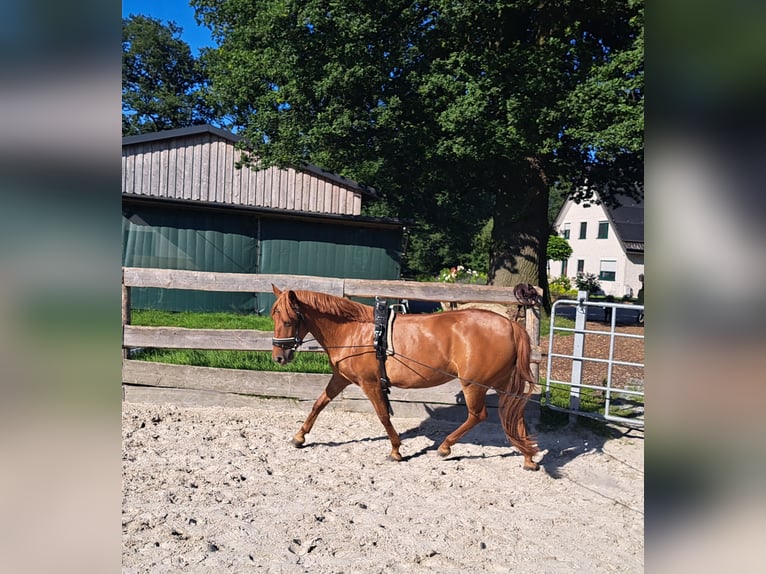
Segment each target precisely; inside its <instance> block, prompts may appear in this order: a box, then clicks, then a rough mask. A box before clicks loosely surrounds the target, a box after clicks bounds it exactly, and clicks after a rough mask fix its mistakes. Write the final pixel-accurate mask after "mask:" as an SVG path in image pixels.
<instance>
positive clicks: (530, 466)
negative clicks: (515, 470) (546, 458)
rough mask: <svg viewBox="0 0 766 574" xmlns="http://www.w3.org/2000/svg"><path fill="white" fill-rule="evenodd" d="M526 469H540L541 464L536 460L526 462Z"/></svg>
mask: <svg viewBox="0 0 766 574" xmlns="http://www.w3.org/2000/svg"><path fill="white" fill-rule="evenodd" d="M524 470H540V465H539V464H537V463H536V462H533V463H532V464H527V463H524Z"/></svg>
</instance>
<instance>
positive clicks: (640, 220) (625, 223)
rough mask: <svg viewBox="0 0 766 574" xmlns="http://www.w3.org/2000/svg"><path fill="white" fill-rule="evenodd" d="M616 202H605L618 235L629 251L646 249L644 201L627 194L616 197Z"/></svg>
mask: <svg viewBox="0 0 766 574" xmlns="http://www.w3.org/2000/svg"><path fill="white" fill-rule="evenodd" d="M614 199H615V203H614V204H613V205H612V204H608V205H607V204H605V205H604V209H605V210H606V213H607V216H608V217H609V219H610V220H611V221H612V225H613V226H614V229H615V231H616V232H617V236H618V237H619V238H620V241H622V244H623V245H624V246H625V250H626V251H628V252H641V253H643V251H644V201H643V199H634V198H632V197H629V196H627V195H617V196H615V197H614Z"/></svg>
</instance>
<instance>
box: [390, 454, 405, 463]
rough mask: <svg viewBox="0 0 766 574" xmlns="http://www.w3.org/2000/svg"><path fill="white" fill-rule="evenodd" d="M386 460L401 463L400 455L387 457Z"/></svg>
mask: <svg viewBox="0 0 766 574" xmlns="http://www.w3.org/2000/svg"><path fill="white" fill-rule="evenodd" d="M388 460H390V461H393V462H402V455H397V456H394V455H393V454H389V455H388Z"/></svg>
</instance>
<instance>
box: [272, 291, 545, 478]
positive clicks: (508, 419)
mask: <svg viewBox="0 0 766 574" xmlns="http://www.w3.org/2000/svg"><path fill="white" fill-rule="evenodd" d="M272 287H273V289H274V294H275V295H276V296H277V300H276V301H275V303H274V306H273V307H272V309H271V316H272V318H273V319H274V339H273V345H274V347H273V350H272V358H273V359H274V360H275V361H276V362H277V363H279V364H280V365H286V364H287V363H289V362H290V361H291V360H292V359H293V356H294V351H295V350H296V349H297V348H298V346H299V345H300V344H301V342H302V341H303V339H304V337H305V336H306V335H307V334H308V333H311V334H312V335H313V336H314V338H315V339H316V341H317V342H318V343H319V344H320V345H321V346H322V347H323V348H324V349H325V351H326V352H327V354H328V356H329V359H330V365H331V366H332V373H333V374H332V377H331V378H330V382H329V383H328V384H327V387H326V388H325V390H324V392H323V393H322V394H321V395H320V396H319V398H318V399H317V400H316V402H315V403H314V406H313V407H312V409H311V413H310V414H309V416H308V417H307V418H306V420H305V422H304V423H303V426H301V428H300V430H299V431H298V432H297V434H296V435H295V436H294V437H293V444H294V445H295V446H296V447H301V446H303V444H304V443H305V441H306V435H307V434H308V433H309V432H311V429H312V427H313V426H314V423H315V422H316V419H317V417H318V416H319V413H320V412H322V409H324V408H325V407H326V406H327V405H328V404H329V403H330V401H332V400H333V399H334V398H335V397H336V396H338V394H339V393H340V392H341V391H342V390H343V389H344V388H346V387H347V386H348V385H350V384H352V383H353V384H356V385H359V387H361V389H362V391H363V392H364V394H365V395H366V396H367V398H368V399H369V400H370V401H371V402H372V404H373V406H374V407H375V412H376V413H377V415H378V418H379V419H380V422H381V423H383V426H384V427H385V429H386V432H387V433H388V438H389V439H390V440H391V454H390V458H391V459H392V460H396V461H400V460H401V459H402V455H401V454H399V447H400V446H401V439H400V438H399V434H398V433H397V432H396V430H394V427H393V425H392V424H391V418H390V415H389V412H388V401H387V397H386V396H385V395H384V390H383V388H382V386H381V382H380V371H379V362H378V360H377V358H376V355H375V349H374V345H373V341H374V334H373V332H374V322H373V312H374V310H373V308H372V307H370V306H368V305H362V304H360V303H356V302H354V301H351V300H348V299H343V298H340V297H333V296H332V295H327V294H324V293H317V292H314V291H297V290H296V291H280V290H279V289H278V288H277V287H274V286H272ZM392 331H393V333H392V347H393V349H394V354H393V355H390V356H389V357H388V359H387V361H386V371H387V374H388V378H389V379H390V381H391V386H393V387H399V388H403V389H422V388H428V387H435V386H437V385H442V384H444V383H446V382H448V381H450V380H452V379H455V378H457V379H459V380H460V384H461V385H462V388H463V394H464V396H465V404H466V406H467V407H468V418H467V419H466V420H465V422H464V423H463V424H462V425H460V426H459V427H458V428H457V429H456V430H455V431H454V432H453V433H452V434H450V435H449V436H447V438H445V439H444V442H442V444H441V445H440V446H439V448H438V453H439V454H440V455H441V456H447V455H449V454H450V451H451V449H452V446H453V445H454V444H455V443H456V442H457V441H458V440H460V438H461V437H462V436H463V435H465V433H467V432H468V431H469V430H470V429H471V428H473V427H474V426H476V425H477V424H478V423H480V422H481V421H483V420H485V419H486V418H487V407H486V405H485V399H486V394H487V391H488V390H489V389H490V388H492V389H495V390H496V391H497V393H498V395H499V404H500V420H501V422H502V425H503V429H504V431H505V434H506V435H507V436H508V439H509V440H510V442H511V444H512V445H513V446H515V447H516V448H517V449H518V450H519V451H521V453H522V454H523V455H524V465H523V466H524V468H525V469H528V470H537V469H538V468H539V467H538V465H537V463H535V462H534V461H533V460H532V457H533V456H534V455H535V454H536V453H537V452H538V448H537V445H536V444H534V443H533V442H532V441H531V440H530V438H529V437H528V436H527V428H526V424H525V422H524V407H525V405H526V403H527V400H528V399H529V396H530V394H531V392H532V389H531V386H530V385H527V382H528V381H529V382H532V381H533V377H532V373H531V372H530V369H529V358H530V342H529V336H528V335H527V332H526V331H525V330H524V329H523V328H522V327H521V326H520V325H519V324H517V323H515V322H513V321H511V320H509V319H507V318H506V317H504V316H502V315H499V314H497V313H493V312H492V311H485V310H481V309H465V310H461V311H451V312H449V313H436V314H432V315H407V314H401V315H397V317H396V320H395V322H394V325H393V329H392Z"/></svg>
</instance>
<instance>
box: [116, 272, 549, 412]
mask: <svg viewBox="0 0 766 574" xmlns="http://www.w3.org/2000/svg"><path fill="white" fill-rule="evenodd" d="M272 284H274V285H277V286H278V287H279V288H280V289H307V290H310V291H320V292H323V293H328V294H330V295H336V296H338V297H361V298H372V297H375V296H380V297H385V298H388V299H413V300H424V301H442V302H457V303H498V304H502V305H518V304H519V302H518V300H517V299H516V298H515V297H514V295H513V291H512V289H509V288H504V287H494V286H485V285H463V284H447V283H416V282H411V281H375V280H364V279H339V278H332V277H311V276H303V275H263V274H261V275H257V274H239V273H211V272H199V271H183V270H174V269H143V268H133V267H125V268H123V271H122V329H123V332H122V347H123V366H122V383H123V397H124V398H125V399H126V400H131V401H152V402H155V401H169V402H176V403H184V404H194V405H224V406H240V405H241V406H244V405H248V404H253V403H254V400H253V397H264V396H267V397H279V398H285V399H291V400H299V401H311V402H313V401H314V400H315V399H316V397H318V396H319V394H320V393H321V392H322V390H324V387H325V385H326V384H327V381H328V380H329V376H328V375H321V374H305V373H287V372H278V371H250V370H238V369H216V368H210V367H191V366H182V365H170V364H163V363H154V362H148V361H137V360H131V359H130V358H129V349H130V348H136V347H155V348H173V349H222V350H239V351H244V350H247V351H271V349H272V346H271V338H272V335H273V333H271V332H264V331H255V330H243V329H185V328H180V327H143V326H136V325H131V324H130V323H131V321H130V290H131V288H132V287H160V288H165V289H192V290H201V291H224V292H247V293H266V292H269V293H270V292H271V286H272ZM525 313H526V315H525V324H526V329H527V332H528V333H529V335H530V338H531V340H532V342H533V358H532V365H531V366H532V371H533V374H534V375H535V377H537V375H538V369H539V362H540V347H539V344H540V310H539V308H526V312H525ZM304 350H307V351H308V352H312V351H313V352H323V351H322V350H321V348H319V347H315V348H313V349H311V348H309V349H303V348H302V349H301V351H304ZM459 393H460V383H459V381H457V380H455V381H452V382H450V383H447V384H446V385H442V386H440V387H435V388H432V389H418V390H402V389H397V388H394V389H392V392H391V400H392V404H393V407H394V411H395V413H396V414H399V415H412V416H417V415H418V414H422V412H423V409H425V410H426V411H427V412H431V409H434V408H442V407H447V408H449V407H454V406H455V405H456V404H460V395H459ZM333 403H334V404H335V406H341V407H342V408H345V409H347V410H365V411H366V410H371V407H370V405H369V402H368V401H367V399H366V398H365V397H364V395H363V394H362V392H361V391H360V390H359V388H358V387H356V386H355V385H351V386H349V387H347V388H346V389H345V390H344V391H343V394H342V395H341V396H340V397H338V398H337V399H336V400H335V401H333ZM488 405H489V406H494V405H496V398H495V397H494V395H490V399H489V400H488Z"/></svg>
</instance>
